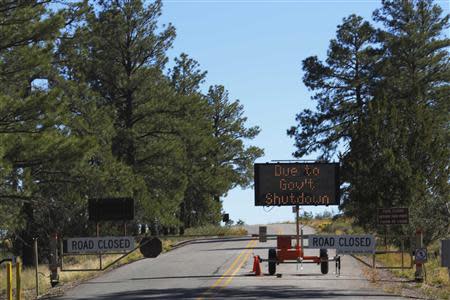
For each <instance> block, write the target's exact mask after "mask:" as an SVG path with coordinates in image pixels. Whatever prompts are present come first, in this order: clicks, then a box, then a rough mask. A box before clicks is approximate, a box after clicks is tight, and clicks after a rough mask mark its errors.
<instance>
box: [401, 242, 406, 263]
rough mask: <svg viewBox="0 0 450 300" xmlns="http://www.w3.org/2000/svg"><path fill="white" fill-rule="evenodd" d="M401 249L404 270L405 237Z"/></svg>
mask: <svg viewBox="0 0 450 300" xmlns="http://www.w3.org/2000/svg"><path fill="white" fill-rule="evenodd" d="M401 251H402V270H403V268H404V267H405V264H404V258H403V254H404V252H405V241H404V240H403V238H402V242H401Z"/></svg>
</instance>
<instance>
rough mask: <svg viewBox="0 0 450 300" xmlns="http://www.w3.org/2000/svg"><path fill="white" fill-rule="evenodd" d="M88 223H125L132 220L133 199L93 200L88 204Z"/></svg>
mask: <svg viewBox="0 0 450 300" xmlns="http://www.w3.org/2000/svg"><path fill="white" fill-rule="evenodd" d="M88 213H89V221H94V222H99V221H126V220H133V219H134V199H133V198H94V199H89V202H88Z"/></svg>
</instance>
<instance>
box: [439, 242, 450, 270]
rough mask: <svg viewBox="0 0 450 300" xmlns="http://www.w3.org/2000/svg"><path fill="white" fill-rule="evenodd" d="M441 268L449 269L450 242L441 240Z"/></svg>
mask: <svg viewBox="0 0 450 300" xmlns="http://www.w3.org/2000/svg"><path fill="white" fill-rule="evenodd" d="M441 267H446V268H450V240H441Z"/></svg>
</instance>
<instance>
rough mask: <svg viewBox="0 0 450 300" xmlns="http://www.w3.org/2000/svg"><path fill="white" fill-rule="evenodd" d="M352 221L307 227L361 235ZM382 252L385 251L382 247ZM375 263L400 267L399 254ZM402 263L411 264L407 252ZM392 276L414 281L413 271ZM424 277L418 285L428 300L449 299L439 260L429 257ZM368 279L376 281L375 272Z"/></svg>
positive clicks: (380, 257) (320, 222) (315, 222)
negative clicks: (422, 281)
mask: <svg viewBox="0 0 450 300" xmlns="http://www.w3.org/2000/svg"><path fill="white" fill-rule="evenodd" d="M352 223H353V222H352V220H351V219H349V218H339V219H337V220H331V219H319V220H311V221H310V222H309V224H308V225H310V226H312V227H314V228H315V229H316V230H317V231H318V232H321V233H334V234H353V233H362V229H361V228H358V227H355V226H353V224H352ZM438 248H439V243H438V241H436V242H435V243H433V244H432V245H430V247H428V253H429V254H430V253H433V252H435V250H436V249H438ZM388 249H389V250H398V249H397V248H395V247H394V246H388ZM382 250H385V248H384V247H383V249H382ZM376 261H377V263H380V264H382V265H384V266H390V267H400V266H401V265H402V255H401V253H388V254H377V255H376ZM403 261H404V265H405V266H409V264H410V262H411V256H410V254H409V253H408V252H404V254H403ZM390 271H391V273H392V274H394V275H395V276H398V277H403V278H407V279H411V280H413V279H414V272H415V269H414V268H413V269H403V270H401V269H393V270H390ZM425 271H426V276H425V280H424V283H423V284H421V285H419V287H420V288H421V290H422V291H423V292H424V293H425V294H426V295H427V297H429V299H450V282H449V274H448V271H447V269H446V268H442V267H440V265H439V258H438V257H435V256H431V257H429V259H428V262H427V263H426V264H425ZM369 279H370V280H372V281H376V279H377V272H374V273H373V274H370V276H369Z"/></svg>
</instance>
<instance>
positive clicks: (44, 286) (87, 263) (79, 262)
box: [0, 251, 142, 299]
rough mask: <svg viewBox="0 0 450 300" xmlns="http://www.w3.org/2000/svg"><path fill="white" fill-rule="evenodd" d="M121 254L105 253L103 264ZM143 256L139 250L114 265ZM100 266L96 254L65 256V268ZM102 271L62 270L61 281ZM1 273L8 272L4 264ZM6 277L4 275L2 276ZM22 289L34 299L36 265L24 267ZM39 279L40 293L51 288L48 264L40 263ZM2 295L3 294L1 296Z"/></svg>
mask: <svg viewBox="0 0 450 300" xmlns="http://www.w3.org/2000/svg"><path fill="white" fill-rule="evenodd" d="M119 256H120V255H103V256H102V261H103V266H106V265H107V264H109V263H110V262H112V261H113V260H115V259H117V258H118V257H119ZM141 258H142V255H141V254H140V253H139V251H135V252H133V253H132V254H130V255H128V256H127V257H125V258H123V259H122V260H121V261H119V262H118V264H117V265H114V267H117V266H120V265H124V264H127V263H130V262H132V261H136V260H139V259H141ZM98 267H99V258H98V256H94V255H82V256H69V257H65V258H64V268H65V269H69V268H70V269H72V268H73V269H81V268H85V269H95V268H98ZM114 267H112V268H114ZM101 273H102V271H79V272H60V283H62V284H67V283H73V282H76V281H80V280H86V279H89V278H93V277H96V276H98V275H99V274H101ZM1 274H2V275H3V274H6V267H5V266H2V269H1ZM1 277H2V278H5V277H4V276H1ZM21 279H22V280H21V282H22V290H23V296H24V297H23V298H24V299H34V298H35V295H36V292H35V289H36V271H35V268H34V267H26V268H23V270H22V274H21ZM38 280H39V294H40V295H42V294H45V293H46V292H47V291H49V290H50V288H51V286H50V271H49V269H48V265H44V264H42V265H39V267H38ZM15 282H16V272H15V270H14V271H13V289H14V290H15V288H16V284H15ZM0 293H1V295H2V296H3V295H6V280H1V281H0ZM0 297H1V296H0Z"/></svg>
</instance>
